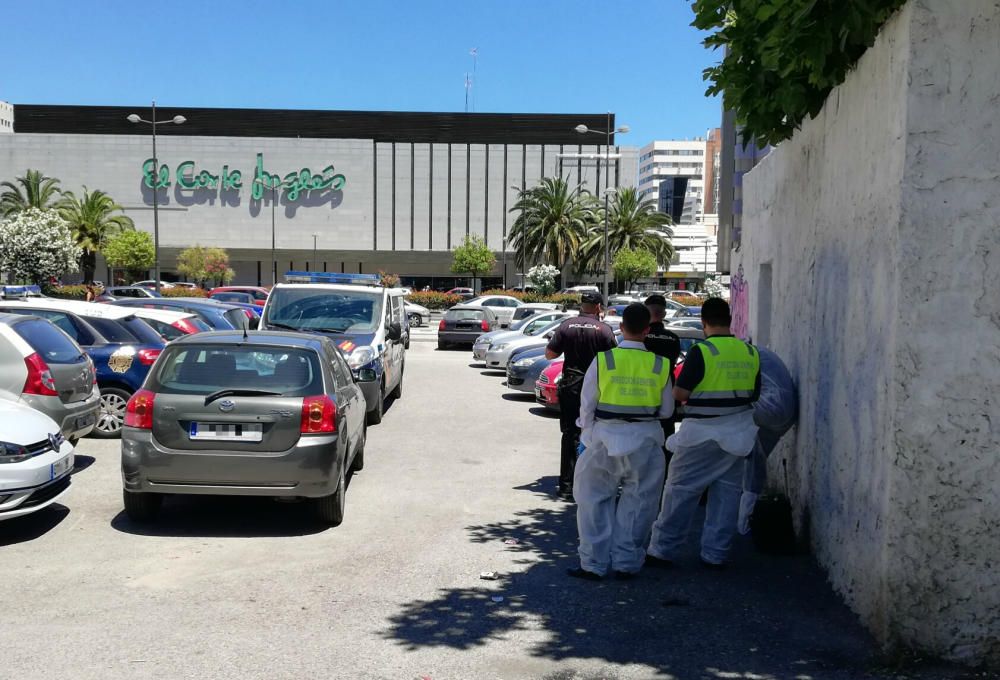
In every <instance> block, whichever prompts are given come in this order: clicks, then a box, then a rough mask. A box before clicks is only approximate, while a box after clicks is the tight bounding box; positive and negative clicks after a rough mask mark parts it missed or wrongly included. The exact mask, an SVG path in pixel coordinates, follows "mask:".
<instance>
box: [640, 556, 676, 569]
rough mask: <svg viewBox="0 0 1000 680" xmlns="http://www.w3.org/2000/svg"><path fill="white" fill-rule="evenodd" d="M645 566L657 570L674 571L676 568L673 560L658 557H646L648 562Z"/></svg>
mask: <svg viewBox="0 0 1000 680" xmlns="http://www.w3.org/2000/svg"><path fill="white" fill-rule="evenodd" d="M643 565H644V566H647V567H654V568H656V569H673V568H674V567H675V566H677V565H675V564H674V563H673V561H672V560H665V559H663V558H662V557H657V556H656V555H646V561H645V562H643Z"/></svg>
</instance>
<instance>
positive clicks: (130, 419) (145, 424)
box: [125, 390, 156, 430]
mask: <svg viewBox="0 0 1000 680" xmlns="http://www.w3.org/2000/svg"><path fill="white" fill-rule="evenodd" d="M155 401H156V394H155V393H154V392H150V391H149V390H139V391H138V392H136V393H135V394H133V395H132V398H131V399H129V400H128V404H127V405H126V406H125V425H126V426H127V427H135V428H138V429H140V430H152V429H153V402H155Z"/></svg>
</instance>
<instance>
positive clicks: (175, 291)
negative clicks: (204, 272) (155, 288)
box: [160, 286, 208, 298]
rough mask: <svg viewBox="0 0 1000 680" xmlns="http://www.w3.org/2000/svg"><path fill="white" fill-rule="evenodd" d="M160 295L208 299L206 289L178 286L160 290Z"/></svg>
mask: <svg viewBox="0 0 1000 680" xmlns="http://www.w3.org/2000/svg"><path fill="white" fill-rule="evenodd" d="M160 295H162V296H163V297H168V298H170V297H203V298H207V297H208V291H207V290H205V289H204V288H187V287H184V286H176V287H174V288H160Z"/></svg>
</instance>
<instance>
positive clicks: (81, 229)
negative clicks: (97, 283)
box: [58, 187, 135, 283]
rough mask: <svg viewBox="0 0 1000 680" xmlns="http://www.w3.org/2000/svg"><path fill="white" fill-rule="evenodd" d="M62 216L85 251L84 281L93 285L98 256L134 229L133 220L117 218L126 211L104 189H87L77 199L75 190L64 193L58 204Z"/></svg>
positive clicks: (83, 258) (81, 263) (82, 266)
mask: <svg viewBox="0 0 1000 680" xmlns="http://www.w3.org/2000/svg"><path fill="white" fill-rule="evenodd" d="M58 209H59V215H60V216H61V217H62V218H63V219H64V220H66V221H67V222H69V226H70V229H72V230H73V236H74V238H75V239H76V244H77V245H78V246H80V247H81V248H83V255H82V256H81V258H80V268H81V269H82V270H83V280H84V281H85V282H86V283H90V282H91V281H92V280H93V278H94V268H95V267H96V266H97V253H99V252H100V251H101V248H102V246H103V245H104V243H105V242H106V241H107V240H108V239H109V238H111V237H112V236H115V235H116V234H119V233H121V232H123V231H127V230H129V229H134V228H135V224H133V222H132V218H130V217H128V216H127V215H114V214H112V213H115V212H118V211H119V210H121V209H122V207H121V206H120V205H118V204H117V203H115V202H114V199H112V198H111V197H110V196H108V195H107V194H106V193H104V192H103V191H100V190H96V191H88V190H87V187H83V196H82V197H81V198H77V197H76V196H75V195H74V194H73V192H72V191H67V192H65V193H64V194H63V198H62V200H61V201H60V202H59V205H58Z"/></svg>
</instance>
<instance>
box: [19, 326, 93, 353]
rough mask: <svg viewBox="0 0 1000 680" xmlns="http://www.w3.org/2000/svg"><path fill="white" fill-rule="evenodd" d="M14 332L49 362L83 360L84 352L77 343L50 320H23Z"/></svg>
mask: <svg viewBox="0 0 1000 680" xmlns="http://www.w3.org/2000/svg"><path fill="white" fill-rule="evenodd" d="M14 332H16V333H17V334H18V335H20V336H21V337H22V338H24V341H25V342H27V343H28V344H29V345H31V349H33V350H35V351H36V352H38V354H39V355H40V356H41V357H42V359H44V360H45V363H47V364H75V363H77V362H79V361H83V354H82V353H81V352H80V348H79V347H77V346H76V343H74V342H73V341H72V340H70V339H69V338H67V337H66V334H65V333H63V332H62V331H60V330H59V329H58V328H56V327H55V326H53V325H52V324H51V323H49V322H48V321H42V320H40V319H28V320H26V321H21V322H20V323H17V324H15V325H14Z"/></svg>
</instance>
